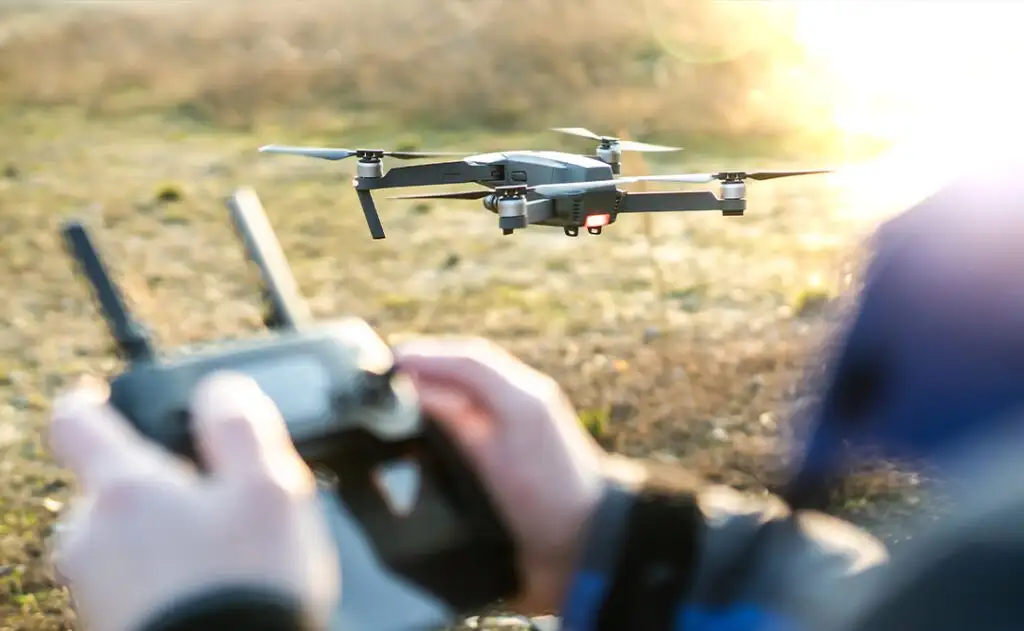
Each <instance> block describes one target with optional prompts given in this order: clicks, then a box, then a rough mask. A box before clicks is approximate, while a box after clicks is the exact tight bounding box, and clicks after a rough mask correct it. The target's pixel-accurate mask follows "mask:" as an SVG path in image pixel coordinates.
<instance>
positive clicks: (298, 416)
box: [237, 355, 333, 440]
mask: <svg viewBox="0 0 1024 631" xmlns="http://www.w3.org/2000/svg"><path fill="white" fill-rule="evenodd" d="M237 370H238V371H239V372H242V373H244V374H246V375H248V376H250V377H252V378H253V379H254V380H255V381H256V383H257V384H259V386H260V389H262V390H263V392H265V393H266V394H267V396H269V397H270V399H271V400H272V401H273V402H274V404H275V405H277V409H278V410H280V411H281V415H282V416H283V417H284V418H285V420H286V421H288V429H289V430H290V431H291V435H292V439H293V440H303V439H306V438H311V437H316V436H318V435H322V434H323V433H324V432H326V431H327V430H328V429H329V428H330V426H331V423H332V420H333V414H332V407H331V381H330V375H328V374H327V371H326V370H325V369H324V366H323V364H321V363H320V361H319V360H318V359H317V358H316V357H313V356H310V355H296V356H293V357H287V358H284V359H281V358H274V359H273V360H272V361H254V362H250V363H248V364H244V365H242V366H239V367H237Z"/></svg>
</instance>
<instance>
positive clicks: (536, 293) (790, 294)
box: [0, 0, 1024, 630]
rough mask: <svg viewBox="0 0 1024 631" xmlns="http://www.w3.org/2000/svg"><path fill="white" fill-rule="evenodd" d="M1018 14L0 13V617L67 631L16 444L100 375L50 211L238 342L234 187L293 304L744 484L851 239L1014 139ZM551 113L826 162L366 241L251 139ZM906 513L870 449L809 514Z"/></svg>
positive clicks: (246, 286)
mask: <svg viewBox="0 0 1024 631" xmlns="http://www.w3.org/2000/svg"><path fill="white" fill-rule="evenodd" d="M1022 7H1024V5H1019V4H1018V3H1013V2H1005V1H1001V2H997V1H994V0H973V1H958V0H945V1H943V2H930V3H926V2H919V1H914V0H886V1H884V2H883V1H881V0H787V1H783V0H760V1H753V0H751V1H744V0H721V1H717V2H712V1H711V0H633V1H631V2H611V1H602V0H559V1H558V2H551V1H550V0H388V1H387V2H351V1H347V0H303V1H302V2H286V1H285V0H249V1H241V0H220V1H219V2H216V3H214V2H189V1H171V0H158V1H152V2H149V1H143V0H125V1H122V2H85V1H82V2H76V1H73V0H65V1H63V2H49V1H45V0H37V1H35V2H33V1H26V0H19V1H15V0H0V169H3V170H2V172H0V294H2V295H3V297H4V300H3V301H2V303H0V325H3V333H2V334H0V506H2V509H3V523H2V524H0V620H2V622H0V628H4V629H7V628H10V629H33V630H41V629H64V628H67V627H68V625H70V624H72V620H73V616H72V614H71V613H70V612H69V611H68V609H67V603H66V598H65V594H64V592H63V591H62V590H61V589H60V588H58V587H57V586H56V585H55V583H54V581H53V577H52V575H51V574H50V572H49V569H48V567H47V566H46V563H45V562H44V556H43V550H44V546H43V541H44V538H45V536H46V534H47V532H48V528H49V526H50V524H51V522H52V518H53V515H54V513H55V512H56V511H58V510H59V509H60V507H61V506H62V505H63V502H64V501H65V500H66V497H67V486H68V484H69V483H70V480H68V479H67V478H66V476H65V474H64V473H63V472H62V471H60V470H59V469H57V468H56V467H54V466H52V464H50V463H49V460H48V456H47V454H46V452H45V447H44V445H43V441H42V440H41V438H40V436H41V431H42V429H43V427H44V423H45V420H46V410H47V409H48V405H49V403H48V402H49V400H50V398H51V397H52V396H53V394H54V392H56V391H57V389H59V388H60V387H61V386H62V385H63V384H65V383H67V381H68V380H69V379H73V378H75V377H76V376H77V375H80V374H82V373H86V372H87V373H97V374H109V373H111V372H112V371H115V370H116V369H117V367H118V366H117V363H116V361H115V360H114V359H113V358H112V357H111V355H110V344H109V342H108V341H107V338H106V336H105V333H104V331H103V328H102V325H101V323H100V321H99V319H98V317H97V314H96V312H95V310H94V308H93V305H92V302H91V299H90V297H89V295H88V293H87V291H86V289H85V287H84V286H82V283H80V282H78V281H77V280H76V279H75V277H74V276H73V275H72V273H71V270H70V266H69V265H68V263H67V260H66V258H65V257H64V255H63V254H62V253H61V251H60V246H59V243H58V240H57V238H56V236H57V233H56V230H57V226H58V224H59V222H60V221H61V220H62V219H63V218H65V217H67V216H69V215H71V214H75V215H79V216H84V217H86V218H87V219H88V220H89V221H90V222H91V223H93V224H95V226H96V228H97V229H98V230H99V231H100V237H101V239H102V244H103V247H104V250H105V251H107V252H108V255H109V257H110V259H111V264H112V265H113V266H114V267H115V268H116V269H117V270H118V273H119V275H120V277H121V279H122V281H123V282H124V285H125V288H126V291H127V292H128V294H129V296H130V298H131V300H132V302H133V304H134V305H135V307H136V308H137V309H138V311H139V312H140V313H141V314H142V315H143V316H144V317H145V319H146V320H147V321H148V322H149V323H150V324H151V325H152V327H153V328H154V330H155V331H156V333H157V334H158V336H159V338H160V340H161V344H162V345H163V346H164V347H165V348H172V347H173V346H175V345H178V344H185V343H198V342H202V341H207V340H212V339H217V338H223V337H236V336H240V335H251V334H254V333H255V332H256V331H257V330H258V328H259V316H260V305H259V303H258V293H257V291H256V288H255V285H254V283H255V277H254V275H253V274H252V273H251V271H250V270H247V269H246V267H245V265H244V261H243V257H242V251H241V248H240V247H239V246H238V244H237V243H236V241H235V240H234V237H233V236H232V234H231V232H230V229H229V227H228V221H227V215H226V213H225V211H224V210H223V206H222V203H221V200H222V198H223V197H224V196H225V195H227V194H228V193H229V192H230V191H231V190H232V189H233V188H234V187H237V186H241V185H251V186H254V187H255V188H256V190H257V191H258V193H259V194H260V196H261V198H262V199H263V201H264V204H265V206H266V208H267V210H268V212H269V213H270V214H271V219H272V221H273V223H274V226H275V228H277V230H278V231H279V234H280V237H281V240H282V242H283V244H284V246H285V248H286V250H287V252H288V255H289V258H290V259H291V262H292V265H293V267H294V268H295V271H296V275H297V276H298V279H299V282H300V285H301V286H302V289H303V291H304V292H305V293H306V295H307V296H308V297H309V298H310V301H311V304H312V306H313V309H314V311H315V312H316V313H317V315H319V316H321V317H335V316H338V315H344V314H353V313H355V314H358V315H361V316H363V317H366V318H368V319H369V320H370V321H371V322H372V323H373V324H374V325H376V326H377V327H378V328H379V329H380V330H381V331H382V332H383V333H384V334H385V335H387V336H388V337H389V338H391V339H400V338H401V337H402V336H405V335H409V334H412V333H424V332H427V333H471V334H479V335H486V336H488V337H492V338H495V339H497V340H498V341H500V342H501V343H503V344H505V345H507V346H508V347H509V348H511V349H512V350H514V351H515V352H517V353H518V354H520V355H521V356H522V357H523V358H524V359H526V360H527V361H529V362H531V363H533V364H534V365H537V366H538V367H540V368H542V369H544V370H546V371H548V372H551V373H552V374H553V375H554V376H555V377H556V378H558V380H559V381H560V382H561V383H562V384H563V386H564V387H565V388H566V389H567V390H568V391H569V392H570V394H571V395H572V397H573V399H574V400H575V401H576V403H577V405H578V406H579V409H580V416H581V422H584V423H585V424H586V425H587V426H588V427H589V428H591V430H592V431H593V432H594V433H595V435H597V436H598V437H599V439H600V440H601V441H602V442H603V444H605V446H607V447H608V448H609V449H614V450H617V451H621V452H623V453H628V454H632V455H645V456H650V457H655V458H660V459H665V460H669V461H681V462H683V463H684V464H686V465H687V466H689V467H692V468H694V469H697V470H699V471H700V472H702V473H704V474H705V475H707V476H708V477H709V478H711V479H714V480H720V481H725V482H728V483H731V484H735V485H737V486H740V487H742V488H747V489H763V488H764V487H765V486H766V485H769V484H771V483H773V482H775V481H777V480H778V479H780V478H782V477H784V476H785V475H786V471H787V466H788V463H789V457H790V453H791V448H790V445H791V444H792V443H793V438H794V436H798V435H799V428H798V427H794V426H793V425H792V424H791V423H790V419H791V418H793V417H795V416H798V414H797V412H798V411H799V410H800V409H802V407H803V406H805V405H807V403H808V401H809V400H810V399H811V398H812V395H813V393H812V392H809V391H808V387H807V386H806V385H805V384H806V375H807V373H808V369H809V368H813V367H815V366H817V365H819V364H820V359H819V357H820V355H819V352H820V348H821V345H822V344H824V343H825V342H826V341H827V339H828V335H829V333H830V332H831V331H832V330H834V326H835V323H836V322H837V318H838V316H840V315H841V313H842V309H841V307H842V305H843V303H844V301H843V298H844V297H848V296H849V294H850V292H851V291H852V290H853V289H854V288H855V284H856V281H855V278H856V271H857V268H858V266H859V264H860V260H861V252H860V244H861V239H862V238H863V236H864V235H865V234H867V233H868V232H869V231H870V230H871V229H872V228H873V227H874V226H875V225H877V223H878V222H879V221H881V220H882V219H884V218H885V217H887V216H889V215H890V214H891V213H893V212H896V211H898V210H900V209H902V208H905V207H906V206H907V205H908V204H910V203H912V202H913V201H916V200H918V199H921V198H922V197H924V196H926V195H928V194H929V193H930V192H931V191H933V190H934V189H935V188H936V187H937V186H939V185H940V184H941V183H942V181H943V180H944V179H945V178H947V177H949V175H950V174H952V173H953V172H955V170H956V169H957V168H958V167H959V165H962V164H964V163H965V162H976V161H985V160H993V159H998V156H999V154H1001V153H1007V152H1012V151H1015V150H1016V148H1017V143H1016V139H1017V138H1018V137H1019V134H1020V123H1019V122H1018V118H1019V116H1018V112H1019V111H1020V105H1021V104H1022V94H1021V91H1020V90H1019V89H1018V87H1017V86H1016V74H1017V72H1016V71H1017V68H1016V66H1017V64H1018V62H1019V59H1020V58H1021V55H1022V53H1024V44H1021V43H1020V42H1021V38H1020V36H1019V33H1018V32H1017V29H1018V28H1019V27H1018V25H1019V24H1020V23H1021V17H1022V15H1021V14H1022V12H1024V8H1022ZM552 126H565V127H568V126H583V127H588V128H590V129H592V130H594V131H596V132H598V133H600V134H608V135H621V136H624V137H629V138H633V139H636V140H642V141H647V142H653V143H659V144H670V145H679V146H682V147H684V150H683V151H682V152H679V153H676V154H659V155H656V156H653V157H651V158H650V159H649V160H648V161H645V160H644V159H642V158H641V157H638V156H637V155H632V156H630V157H629V159H628V161H627V162H626V163H625V164H624V173H626V174H641V173H658V172H680V171H698V172H707V171H714V170H719V169H726V168H728V169H733V170H740V169H752V168H758V167H766V168H786V167H798V168H814V167H819V166H835V167H838V168H839V171H838V172H837V173H836V174H834V175H830V176H823V177H817V176H813V177H808V178H803V179H800V178H796V179H792V180H782V181H779V182H763V183H755V184H752V185H751V186H749V187H748V198H749V202H748V211H747V215H746V216H745V217H743V218H724V217H721V216H717V215H714V214H711V213H705V214H695V215H691V216H687V215H686V214H684V213H680V214H666V213H662V214H660V215H659V216H657V217H624V218H622V219H620V220H619V221H618V222H616V224H615V225H613V226H611V227H610V228H609V229H607V230H605V233H604V234H603V235H602V236H600V237H589V238H588V236H586V235H585V236H583V237H581V238H579V239H570V238H567V237H564V236H563V235H562V233H561V231H560V230H557V229H555V230H550V231H549V230H544V229H529V230H526V231H523V232H522V233H521V234H520V233H517V234H516V235H514V236H512V237H502V236H501V235H500V231H498V229H497V227H496V225H495V221H494V217H493V215H491V214H490V213H488V212H486V211H485V210H483V209H482V208H480V207H479V205H478V204H477V203H475V202H469V203H460V202H451V203H437V204H427V203H422V202H420V203H415V202H405V201H402V202H399V201H389V200H387V199H386V196H383V195H382V196H380V197H381V199H380V200H379V201H378V206H379V208H380V211H381V215H382V219H383V221H384V226H385V229H386V230H387V233H388V238H387V239H386V240H385V241H377V242H375V241H371V240H370V238H369V235H368V234H367V232H366V227H365V224H364V223H363V220H362V215H361V213H360V212H359V209H358V206H357V205H356V204H355V199H354V195H353V193H352V191H351V189H350V186H349V184H348V181H349V179H350V178H351V175H352V169H353V168H354V166H353V165H352V164H348V163H339V164H334V163H325V162H317V161H312V160H302V159H289V158H287V157H282V156H268V155H260V154H259V153H258V152H257V151H256V149H257V148H258V147H259V146H261V145H263V144H268V143H279V144H326V145H334V146H343V147H358V146H376V147H384V148H387V149H396V150H417V149H419V150H431V149H436V150H467V151H481V152H482V151H490V150H500V149H557V150H563V151H574V152H587V151H590V150H592V147H591V146H590V144H589V142H588V141H579V140H577V139H572V138H565V137H560V136H558V135H556V134H551V133H549V132H546V131H545V130H546V128H548V127H552ZM409 192H416V191H409ZM919 504H920V494H919V491H918V490H917V478H916V477H914V476H912V475H909V474H906V473H905V472H903V471H901V470H896V469H895V468H893V467H889V468H883V471H881V472H873V473H872V474H871V475H867V476H865V477H864V478H862V479H860V480H859V481H855V482H854V483H852V486H851V487H850V488H849V489H848V490H847V493H846V495H845V496H844V497H842V498H839V499H837V503H836V506H835V510H836V511H837V512H839V513H840V514H842V515H844V516H846V517H850V518H851V519H854V520H856V521H857V522H858V523H862V524H864V525H866V526H868V527H870V528H872V529H874V530H875V531H876V532H878V533H879V534H881V535H883V536H886V537H896V536H898V531H899V523H900V521H901V518H902V516H904V515H906V514H909V513H910V512H912V511H914V510H917V507H918V506H919Z"/></svg>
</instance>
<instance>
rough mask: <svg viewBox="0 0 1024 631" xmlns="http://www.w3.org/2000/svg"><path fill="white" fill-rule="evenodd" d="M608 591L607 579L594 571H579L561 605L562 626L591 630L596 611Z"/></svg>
mask: <svg viewBox="0 0 1024 631" xmlns="http://www.w3.org/2000/svg"><path fill="white" fill-rule="evenodd" d="M607 591H608V579H607V578H605V577H604V576H602V575H601V574H598V573H596V572H579V573H577V574H576V576H575V577H574V578H573V581H572V584H571V585H570V586H569V595H568V597H567V598H566V599H565V605H564V606H563V607H562V628H563V629H565V630H566V631H593V630H594V625H595V622H596V620H595V619H596V618H597V612H598V609H599V607H600V605H601V603H602V602H603V601H604V597H605V593H606V592H607Z"/></svg>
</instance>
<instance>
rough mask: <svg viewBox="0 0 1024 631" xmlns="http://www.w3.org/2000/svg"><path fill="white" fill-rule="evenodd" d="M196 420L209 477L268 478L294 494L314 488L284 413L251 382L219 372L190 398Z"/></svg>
mask: <svg viewBox="0 0 1024 631" xmlns="http://www.w3.org/2000/svg"><path fill="white" fill-rule="evenodd" d="M192 416H193V419H194V423H195V432H196V437H197V439H198V443H199V449H200V452H201V453H202V456H203V459H204V461H205V462H206V465H207V467H208V468H209V470H210V473H211V474H213V475H215V476H217V475H220V476H225V477H228V478H239V479H245V478H250V479H251V478H266V477H269V478H273V479H275V480H278V481H279V482H281V483H282V484H287V485H288V488H294V489H297V488H298V486H296V485H301V486H306V485H308V484H310V482H311V474H310V472H309V469H308V468H307V467H306V465H305V463H304V462H303V461H302V459H301V458H300V457H299V454H298V452H297V451H296V450H295V445H294V444H293V443H292V440H291V436H290V435H289V434H288V428H287V426H286V425H285V421H284V419H283V418H282V417H281V413H280V412H279V411H278V409H277V406H276V405H274V402H273V401H271V399H270V397H268V396H267V395H266V394H264V392H263V391H262V390H261V389H260V387H259V385H257V384H256V382H255V381H253V380H252V379H250V378H249V377H246V376H244V375H240V374H237V373H219V374H215V375H212V376H210V377H207V378H206V379H204V380H203V381H202V382H201V383H200V384H199V386H198V387H197V388H196V391H195V394H194V395H193V398H192Z"/></svg>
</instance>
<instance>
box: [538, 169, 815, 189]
mask: <svg viewBox="0 0 1024 631" xmlns="http://www.w3.org/2000/svg"><path fill="white" fill-rule="evenodd" d="M832 172H833V170H832V169H812V170H803V171H752V172H749V173H748V172H745V171H723V172H721V173H687V174H680V175H637V176H633V177H620V178H615V179H614V180H594V181H590V182H566V183H564V184H540V185H538V186H533V187H530V190H532V191H535V192H537V193H540V194H541V195H559V194H562V193H582V192H586V191H589V190H593V189H602V188H608V187H610V186H616V185H618V184H634V183H636V182H675V183H679V184H707V183H708V182H713V181H715V180H721V181H723V182H739V181H742V180H745V179H750V180H773V179H776V178H780V177H791V176H795V175H814V174H817V173H832Z"/></svg>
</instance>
